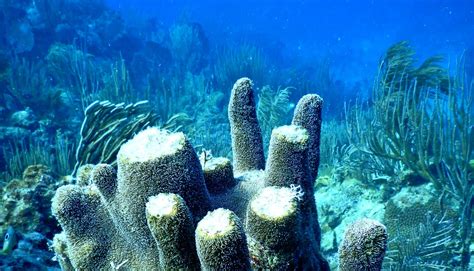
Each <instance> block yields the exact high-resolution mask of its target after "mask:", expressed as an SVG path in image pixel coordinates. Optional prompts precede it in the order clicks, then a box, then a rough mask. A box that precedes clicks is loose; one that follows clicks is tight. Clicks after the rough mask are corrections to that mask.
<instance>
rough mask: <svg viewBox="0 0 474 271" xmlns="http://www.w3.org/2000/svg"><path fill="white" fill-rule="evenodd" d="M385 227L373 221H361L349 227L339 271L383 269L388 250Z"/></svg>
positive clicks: (342, 249)
mask: <svg viewBox="0 0 474 271" xmlns="http://www.w3.org/2000/svg"><path fill="white" fill-rule="evenodd" d="M387 239H388V236H387V230H386V229H385V226H384V225H382V224H380V223H379V222H377V221H375V220H372V219H367V218H365V219H361V220H358V221H356V222H355V223H353V224H352V225H350V226H349V228H348V229H347V231H346V234H345V236H344V241H343V242H342V244H341V247H340V249H339V259H340V264H339V270H341V271H353V270H368V271H377V270H381V269H382V262H383V258H384V255H385V250H386V249H387Z"/></svg>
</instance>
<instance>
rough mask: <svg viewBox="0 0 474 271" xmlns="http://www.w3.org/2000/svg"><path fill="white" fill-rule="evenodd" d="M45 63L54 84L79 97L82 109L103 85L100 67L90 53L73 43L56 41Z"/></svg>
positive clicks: (91, 100)
mask: <svg viewBox="0 0 474 271" xmlns="http://www.w3.org/2000/svg"><path fill="white" fill-rule="evenodd" d="M46 63H47V67H48V74H49V75H50V76H51V77H52V78H53V79H54V81H55V83H56V85H57V86H58V87H60V88H63V89H65V90H67V93H68V94H69V95H73V96H74V97H78V98H80V101H81V108H82V110H85V108H86V107H87V106H88V105H89V104H90V103H91V102H93V101H94V100H95V99H96V98H97V97H96V95H97V94H98V93H99V90H100V89H102V87H103V82H102V78H101V77H102V69H101V67H100V65H99V64H98V63H97V61H96V60H95V59H94V57H93V56H92V55H90V54H88V53H87V52H85V51H82V50H79V49H77V48H76V47H75V46H73V45H65V44H61V43H56V44H53V45H52V46H51V47H50V48H49V51H48V55H47V56H46Z"/></svg>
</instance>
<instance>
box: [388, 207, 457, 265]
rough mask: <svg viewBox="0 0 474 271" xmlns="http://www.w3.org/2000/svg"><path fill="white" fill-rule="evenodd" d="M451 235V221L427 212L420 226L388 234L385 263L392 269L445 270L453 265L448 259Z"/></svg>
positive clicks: (452, 224) (452, 226)
mask: <svg viewBox="0 0 474 271" xmlns="http://www.w3.org/2000/svg"><path fill="white" fill-rule="evenodd" d="M400 222H401V221H400ZM454 235H455V226H454V223H453V221H451V220H449V219H447V218H446V217H445V216H442V217H439V216H435V215H432V214H426V221H425V222H424V223H420V224H419V227H416V228H411V230H410V231H409V232H408V233H404V234H402V233H400V232H397V233H396V235H395V236H393V237H391V240H392V241H390V242H389V244H388V248H389V250H388V252H387V255H386V256H385V258H386V260H385V262H384V267H385V268H386V269H387V270H394V271H402V270H403V271H416V270H420V269H422V270H448V269H450V267H452V263H451V262H449V260H448V259H449V258H450V257H452V256H453V255H450V252H452V246H453V243H454V242H453V236H454ZM440 258H441V259H440Z"/></svg>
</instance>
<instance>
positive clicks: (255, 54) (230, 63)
mask: <svg viewBox="0 0 474 271" xmlns="http://www.w3.org/2000/svg"><path fill="white" fill-rule="evenodd" d="M268 70H269V65H268V61H267V58H266V57H265V55H264V53H263V52H262V50H260V49H258V48H257V47H255V46H253V45H249V44H243V45H241V46H240V47H227V48H225V49H223V50H222V51H221V52H220V53H219V55H218V57H217V60H216V63H215V66H214V76H215V78H216V81H217V85H218V87H219V88H221V89H231V88H232V85H233V84H234V82H235V80H237V79H238V78H240V77H243V76H246V77H250V78H253V79H254V81H255V82H256V84H258V85H264V84H266V83H268V82H269V78H268Z"/></svg>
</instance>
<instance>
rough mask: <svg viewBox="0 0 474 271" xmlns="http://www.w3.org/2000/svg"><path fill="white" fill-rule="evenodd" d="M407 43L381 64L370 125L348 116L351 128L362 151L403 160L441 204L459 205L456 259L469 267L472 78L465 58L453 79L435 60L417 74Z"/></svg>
mask: <svg viewBox="0 0 474 271" xmlns="http://www.w3.org/2000/svg"><path fill="white" fill-rule="evenodd" d="M404 44H405V45H404ZM404 46H405V47H406V43H401V44H398V45H396V47H395V48H398V49H397V50H394V49H393V47H392V48H390V49H389V51H388V53H387V56H390V57H389V58H388V61H386V60H387V57H386V58H385V59H384V60H383V61H382V63H381V66H380V74H379V77H378V80H377V81H376V82H375V86H374V93H373V101H372V107H371V109H370V110H371V113H370V114H371V115H370V117H371V118H370V119H371V122H370V125H366V127H365V128H364V127H361V126H360V122H358V120H357V118H348V120H349V121H348V122H347V125H348V129H347V131H348V134H349V138H350V139H351V142H353V143H354V144H355V145H356V146H357V147H358V148H359V149H360V150H361V151H363V152H365V153H367V154H370V155H374V156H377V157H382V158H385V159H389V160H393V161H400V162H401V163H403V164H404V166H406V168H408V169H410V170H411V171H413V172H414V173H415V174H417V175H418V176H420V177H422V178H424V179H425V180H429V181H430V182H431V183H433V185H434V186H435V188H436V189H437V190H438V191H439V193H440V201H441V203H442V204H450V205H451V204H453V203H454V206H457V212H458V213H459V219H460V222H459V225H460V227H459V228H458V229H456V232H457V235H458V236H457V240H458V242H460V244H461V245H460V247H461V249H460V251H459V253H458V258H457V262H458V264H459V265H460V266H461V268H463V269H467V267H468V266H469V261H470V253H471V252H470V249H469V246H470V245H471V242H472V214H473V213H472V212H473V205H474V189H473V184H474V181H473V179H474V174H473V172H472V171H471V170H470V167H469V161H470V160H472V159H473V157H474V146H473V144H472V142H473V139H474V130H473V129H472V127H473V125H474V120H473V115H472V112H473V111H472V110H473V107H472V105H473V98H474V97H473V89H474V82H468V80H467V79H466V78H465V76H464V70H463V68H462V61H461V64H460V65H459V68H458V70H457V71H456V74H455V76H454V78H452V79H451V78H450V77H449V76H448V73H447V71H446V70H444V69H442V68H440V67H438V66H437V65H433V63H436V62H435V61H433V60H432V59H433V58H430V59H429V60H427V61H425V64H423V65H422V66H421V67H419V68H417V69H415V70H414V71H415V72H413V70H412V69H410V67H412V66H411V64H410V63H411V62H410V59H412V50H410V49H409V48H405V47H404ZM403 48H405V49H403ZM402 49H403V50H402ZM390 59H392V60H390ZM393 60H396V61H393ZM391 63H392V64H391ZM430 63H431V64H430ZM391 65H395V66H394V67H392V66H391ZM400 67H403V68H404V70H401V68H400ZM393 71H398V72H393ZM442 71H445V74H442ZM446 80H448V82H447V86H444V84H445V81H446ZM436 84H439V85H436ZM358 110H359V111H360V110H361V107H359V108H358ZM358 110H355V111H358ZM356 115H357V114H356Z"/></svg>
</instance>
